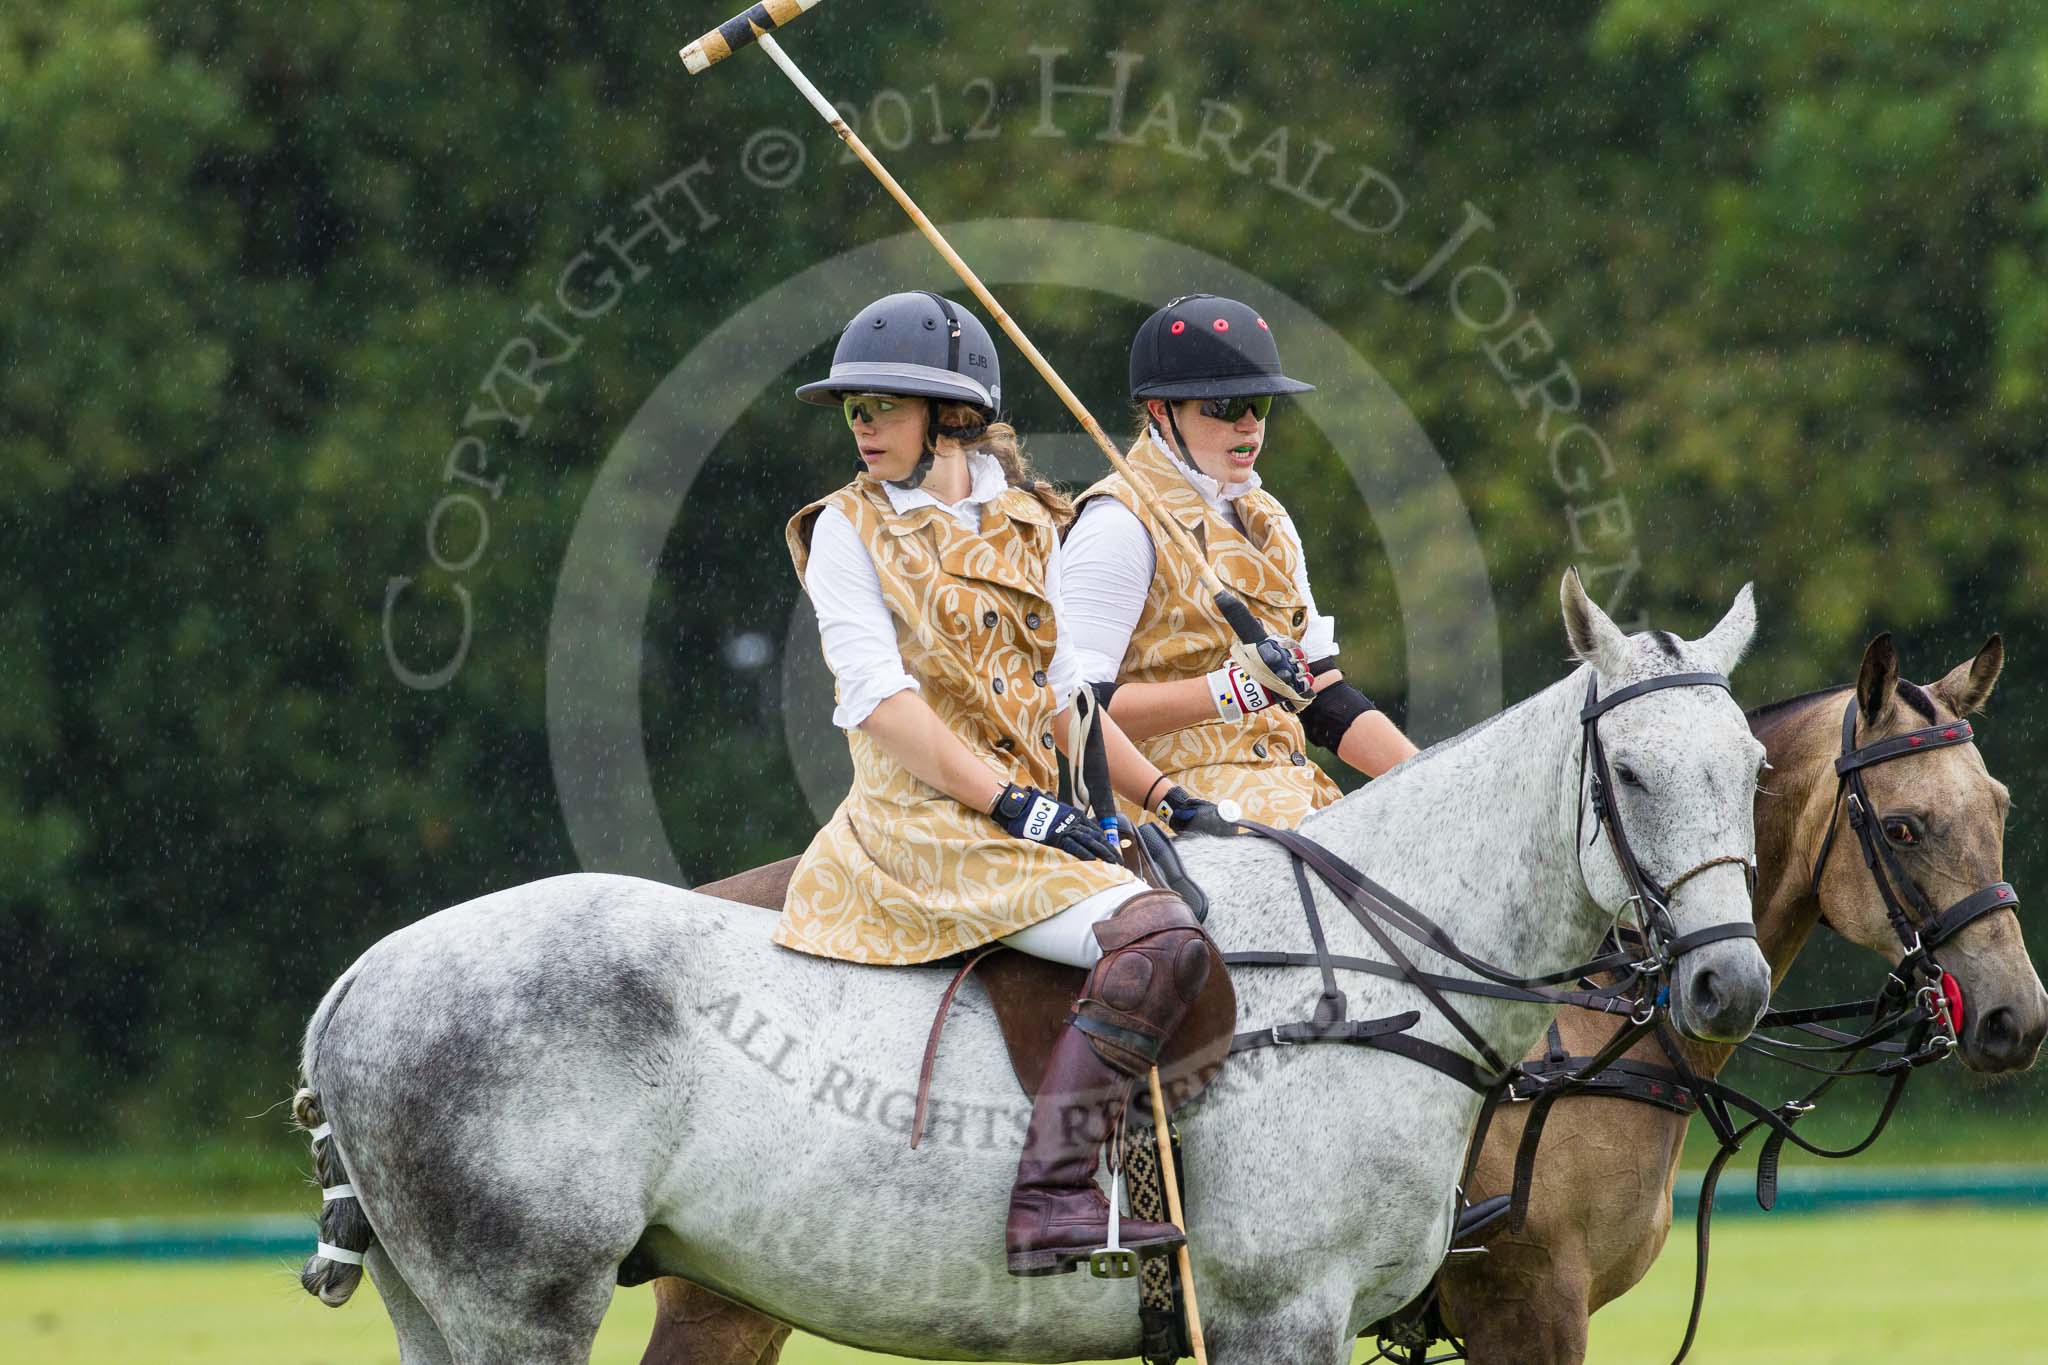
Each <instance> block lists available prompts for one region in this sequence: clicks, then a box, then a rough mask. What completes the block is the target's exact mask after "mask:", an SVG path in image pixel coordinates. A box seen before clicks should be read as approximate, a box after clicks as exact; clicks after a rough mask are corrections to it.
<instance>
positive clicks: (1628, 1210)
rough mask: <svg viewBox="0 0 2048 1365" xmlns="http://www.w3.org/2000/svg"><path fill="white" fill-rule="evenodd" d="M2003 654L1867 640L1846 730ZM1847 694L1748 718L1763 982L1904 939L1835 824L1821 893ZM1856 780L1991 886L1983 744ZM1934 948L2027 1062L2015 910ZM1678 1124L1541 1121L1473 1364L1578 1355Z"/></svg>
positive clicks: (1698, 1050)
mask: <svg viewBox="0 0 2048 1365" xmlns="http://www.w3.org/2000/svg"><path fill="white" fill-rule="evenodd" d="M2004 658H2005V650H2004V646H2003V644H2002V643H2001V642H2000V640H1999V638H1998V637H1997V636H1995V635H1994V636H1992V637H1991V639H1990V640H1989V641H1987V642H1986V643H1985V645H1984V647H1983V649H1982V650H1980V651H1979V652H1978V653H1977V655H1976V657H1975V658H1973V659H1971V660H1969V661H1967V662H1965V663H1962V664H1959V665H1958V666H1957V667H1956V668H1955V669H1954V670H1953V671H1952V672H1950V673H1949V674H1948V675H1947V676H1946V677H1944V678H1943V679H1942V680H1941V681H1940V682H1937V683H1935V684H1934V685H1933V686H1931V687H1927V688H1921V687H1916V686H1915V685H1914V684H1912V683H1909V682H1903V681H1901V680H1900V678H1899V667H1898V656H1897V653H1896V651H1895V650H1894V648H1893V645H1892V639H1891V636H1890V635H1880V636H1878V637H1877V638H1876V639H1875V640H1872V641H1871V642H1870V645H1869V647H1868V648H1867V649H1866V650H1865V651H1864V655H1863V666H1862V669H1861V671H1860V673H1859V675H1858V678H1857V683H1856V697H1857V706H1858V712H1859V714H1858V719H1857V727H1856V743H1857V744H1858V745H1859V746H1862V745H1867V744H1871V743H1873V742H1875V741H1877V740H1880V739H1883V738H1885V737H1888V736H1892V735H1898V734H1901V733H1904V732H1907V731H1912V730H1918V729H1922V728H1925V727H1928V726H1935V725H1941V724H1944V723H1947V722H1952V721H1956V720H1960V719H1961V718H1963V717H1965V716H1968V715H1970V714H1972V713H1973V712H1975V711H1977V710H1979V709H1980V708H1981V707H1982V706H1983V705H1984V703H1985V701H1986V700H1987V699H1988V698H1989V697H1990V695H1991V689H1992V687H1993V685H1994V684H1995V683H1996V682H1997V681H1998V674H1999V670H2000V668H2001V667H2002V666H2003V663H2004ZM1846 702H1847V696H1846V692H1845V689H1840V688H1837V689H1835V690H1833V691H1828V692H1819V693H1815V694H1813V695H1811V696H1806V697H1799V698H1795V699H1793V700H1791V701H1786V702H1780V703H1778V704H1776V705H1774V706H1767V707H1764V708H1762V709H1761V710H1759V711H1756V712H1753V713H1752V714H1751V717H1750V722H1751V728H1752V729H1753V730H1754V731H1755V733H1756V736H1757V738H1758V739H1760V740H1762V741H1763V743H1764V747H1765V748H1766V749H1767V750H1768V751H1769V754H1770V764H1771V771H1770V772H1769V773H1768V774H1766V777H1765V781H1764V784H1763V785H1764V787H1765V788H1766V790H1765V791H1763V792H1762V793H1761V794H1760V795H1759V796H1758V797H1757V802H1756V835H1757V864H1758V874H1759V875H1758V881H1757V893H1756V924H1757V935H1758V938H1759V939H1760V941H1761V942H1762V945H1763V950H1764V956H1765V958H1766V959H1768V960H1769V962H1770V964H1771V977H1772V980H1773V982H1774V983H1775V982H1779V981H1782V980H1783V979H1784V977H1785V973H1786V972H1787V971H1788V970H1789V969H1790V967H1791V965H1792V960H1793V958H1795V957H1796V956H1798V953H1799V950H1800V948H1801V947H1803V946H1804V945H1805V943H1806V940H1807V937H1808V935H1810V934H1811V933H1812V932H1813V927H1814V924H1815V922H1816V921H1825V922H1826V923H1827V924H1828V925H1829V927H1831V928H1832V929H1834V930H1835V932H1837V933H1839V934H1840V935H1842V937H1844V938H1846V939H1848V940H1849V941H1850V942H1852V943H1855V944H1858V945H1860V946H1862V947H1864V948H1868V949H1870V950H1871V951H1873V952H1876V953H1879V954H1881V955H1882V956H1884V957H1885V958H1886V959H1887V960H1889V961H1891V962H1893V963H1896V962H1898V961H1899V959H1900V956H1901V953H1902V951H1903V950H1902V948H1901V946H1900V943H1899V940H1898V937H1897V936H1896V935H1895V934H1894V933H1893V931H1892V927H1891V924H1890V922H1889V920H1888V919H1887V917H1886V913H1885V903H1884V899H1883V897H1882V895H1881V893H1880V892H1879V890H1878V887H1877V883H1876V881H1875V880H1874V879H1873V877H1872V875H1871V873H1870V871H1869V870H1868V869H1867V868H1865V867H1864V865H1863V857H1862V855H1861V852H1860V850H1859V849H1858V847H1857V844H1856V841H1855V839H1854V838H1853V837H1852V836H1850V835H1849V834H1848V831H1847V830H1846V829H1843V830H1840V831H1839V832H1838V834H1837V839H1836V845H1837V846H1836V847H1835V848H1834V850H1833V855H1832V856H1831V857H1830V858H1829V859H1828V860H1827V865H1826V867H1825V868H1824V869H1823V870H1822V876H1821V879H1820V890H1819V895H1818V896H1816V895H1815V894H1814V891H1813V884H1812V879H1813V875H1814V870H1815V867H1816V865H1817V863H1818V862H1819V859H1820V856H1821V851H1822V847H1823V843H1824V841H1825V840H1826V838H1827V832H1828V827H1829V825H1830V823H1831V822H1832V820H1833V819H1834V814H1835V803H1836V795H1837V793H1836V775H1835V759H1836V757H1837V756H1838V755H1839V754H1840V752H1841V732H1842V712H1843V709H1844V707H1845V705H1846ZM1865 782H1866V783H1867V784H1868V787H1869V791H1870V794H1871V798H1872V800H1873V802H1874V803H1875V812H1874V818H1876V819H1877V820H1878V821H1879V823H1880V830H1881V834H1882V837H1885V838H1886V839H1887V840H1888V841H1889V842H1890V843H1891V845H1892V846H1893V848H1894V850H1895V852H1896V854H1897V856H1898V859H1899V862H1900V863H1901V865H1902V866H1903V868H1904V870H1905V871H1906V872H1907V873H1908V875H1910V876H1911V877H1912V878H1913V880H1914V882H1915V883H1916V884H1917V885H1918V886H1919V888H1920V890H1921V892H1922V893H1923V895H1924V896H1925V898H1926V899H1927V900H1928V901H1929V902H1931V903H1932V904H1934V905H1935V906H1937V907H1940V906H1946V905H1949V904H1951V903H1953V902H1955V901H1956V900H1958V899H1959V898H1961V897H1963V896H1965V895H1968V894H1969V893H1970V892H1973V891H1975V890H1977V889H1978V888H1979V887H1983V886H1988V885H1991V884H1993V883H1996V882H1998V881H2000V880H2001V879H2002V877H2003V872H2002V870H2001V868H2002V864H2003V860H2004V847H2005V816H2006V810H2007V805H2008V802H2007V797H2006V789H2005V787H2004V786H2003V785H2002V784H2000V783H1999V782H1998V781H1997V780H1995V779H1994V778H1993V777H1992V776H1991V775H1990V774H1989V773H1988V772H1987V771H1986V770H1985V767H1984V760H1983V758H1982V757H1981V756H1980V755H1979V754H1978V752H1977V749H1976V746H1975V745H1971V744H1964V745H1958V746H1954V747H1949V748H1941V749H1933V750H1929V751H1928V752H1925V753H1916V754H1913V755H1912V756H1911V757H1909V758H1905V759H1902V760H1900V761H1897V762H1890V763H1885V764H1883V765H1881V766H1878V767H1874V768H1870V769H1867V770H1865ZM1845 840H1846V843H1845V842H1844V841H1845ZM1940 959H1941V963H1942V965H1943V966H1944V967H1945V968H1946V969H1947V970H1948V972H1949V973H1950V974H1951V975H1953V976H1954V977H1955V978H1956V981H1957V982H1958V984H1959V985H1960V986H1961V988H1962V999H1963V1007H1964V1018H1963V1020H1962V1028H1961V1030H1960V1035H1959V1038H1958V1049H1957V1050H1958V1052H1959V1053H1960V1055H1961V1057H1962V1059H1963V1063H1964V1065H1966V1066H1968V1067H1969V1068H1970V1069H1971V1070H1973V1071H1981V1072H2001V1071H2012V1070H2017V1069H2020V1068H2024V1067H2026V1066H2029V1065H2031V1064H2032V1063H2033V1061H2034V1058H2035V1055H2036V1054H2037V1053H2038V1052H2039V1051H2040V1048H2041V1041H2042V1036H2043V1033H2044V1032H2048V996H2044V994H2043V992H2042V989H2041V981H2040V978H2039V977H2038V976H2037V975H2036V974H2035V972H2034V968H2033V964H2032V962H2031V961H2029V959H2028V957H2027V950H2026V945H2025V943H2024V942H2022V940H2021V937H2020V925H2019V917H2018V916H2017V915H2016V914H2015V913H2014V912H2013V911H2012V910H2010V909H2006V910H2001V911H1999V912H1997V913H1996V914H1993V915H1989V916H1986V917H1984V918H1982V919H1979V920H1977V921H1976V922H1974V923H1972V924H1970V925H1969V926H1968V927H1966V928H1964V929H1963V930H1962V931H1961V932H1960V933H1959V934H1958V935H1957V936H1956V937H1955V938H1954V939H1953V940H1951V941H1950V942H1949V943H1947V944H1945V945H1943V946H1942V948H1941V950H1940ZM1557 1023H1558V1029H1559V1032H1560V1034H1561V1035H1562V1037H1563V1041H1564V1044H1565V1046H1566V1048H1567V1049H1569V1050H1570V1051H1571V1052H1572V1053H1573V1054H1575V1055H1581V1056H1591V1055H1592V1054H1594V1053H1596V1052H1598V1051H1599V1049H1600V1046H1601V1045H1602V1044H1603V1043H1605V1042H1606V1041H1607V1040H1608V1039H1609V1038H1611V1037H1613V1035H1614V1025H1613V1021H1612V1020H1610V1019H1602V1018H1600V1017H1599V1016H1597V1015H1594V1014H1590V1013H1587V1012H1585V1011H1583V1010H1576V1009H1569V1008H1568V1009H1566V1010H1565V1011H1563V1013H1562V1014H1560V1015H1559V1017H1558V1021H1557ZM1682 1046H1683V1047H1684V1051H1685V1056H1686V1060H1687V1062H1688V1063H1689V1064H1690V1065H1691V1066H1692V1068H1693V1069H1694V1070H1695V1071H1696V1072H1697V1073H1698V1074H1700V1075H1702V1076H1708V1077H1711V1076H1713V1075H1715V1074H1717V1073H1718V1072H1719V1071H1720V1069H1721V1068H1722V1066H1724V1065H1725V1064H1726V1063H1727V1060H1728V1058H1729V1056H1730V1055H1731V1049H1729V1048H1726V1047H1718V1046H1710V1045H1703V1044H1694V1043H1684V1044H1682ZM1533 1055H1540V1054H1532V1056H1533ZM1627 1055H1628V1056H1629V1057H1631V1058H1634V1059H1636V1060H1639V1061H1645V1062H1650V1063H1653V1064H1655V1063H1662V1062H1664V1060H1665V1058H1664V1055H1663V1053H1662V1051H1661V1050H1660V1049H1659V1048H1658V1045H1657V1044H1656V1042H1655V1041H1654V1040H1648V1041H1646V1042H1645V1043H1644V1044H1642V1045H1641V1046H1639V1047H1637V1048H1636V1049H1634V1050H1633V1051H1631V1052H1630V1053H1628V1054H1627ZM1687 1124H1688V1120H1687V1119H1685V1118H1684V1117H1681V1116H1680V1115H1678V1114H1675V1113H1671V1112H1668V1111H1666V1110H1663V1109H1658V1108H1653V1107H1651V1106H1649V1105H1645V1104H1637V1103H1631V1102H1629V1101H1626V1100H1618V1099H1613V1098H1602V1097H1597V1096H1578V1097H1574V1098H1570V1099H1565V1100H1560V1101H1559V1102H1558V1104H1557V1107H1556V1109H1555V1111H1554V1112H1553V1113H1552V1114H1551V1115H1550V1119H1549V1122H1548V1123H1547V1125H1546V1126H1545V1129H1544V1136H1543V1154H1542V1156H1541V1157H1540V1159H1539V1160H1538V1162H1537V1167H1536V1170H1537V1180H1536V1183H1535V1184H1534V1185H1533V1186H1532V1189H1531V1197H1530V1203H1529V1214H1528V1221H1527V1223H1526V1224H1525V1225H1524V1227H1523V1229H1522V1231H1521V1232H1519V1233H1510V1232H1507V1231H1502V1232H1501V1233H1499V1234H1498V1235H1496V1236H1494V1237H1493V1238H1492V1239H1491V1240H1490V1241H1489V1242H1488V1247H1487V1254H1486V1255H1485V1256H1484V1257H1475V1258H1473V1259H1472V1260H1471V1261H1469V1262H1468V1261H1465V1260H1464V1259H1463V1258H1454V1259H1453V1261H1452V1262H1451V1264H1450V1265H1449V1266H1448V1267H1447V1268H1446V1270H1445V1272H1444V1275H1443V1282H1442V1283H1443V1295H1444V1301H1445V1305H1446V1309H1447V1317H1448V1318H1449V1319H1450V1321H1451V1323H1452V1325H1453V1328H1454V1330H1457V1331H1458V1332H1459V1334H1460V1335H1461V1336H1462V1337H1463V1339H1464V1341H1465V1345H1466V1349H1467V1351H1468V1353H1469V1355H1470V1358H1471V1360H1473V1361H1474V1362H1475V1365H1489V1363H1490V1362H1506V1361H1514V1362H1517V1365H1521V1363H1522V1362H1527V1363H1528V1365H1555V1363H1557V1362H1573V1361H1580V1360H1583V1359H1584V1358H1585V1355H1586V1337H1587V1319H1588V1318H1589V1317H1590V1316H1591V1315H1592V1314H1593V1313H1594V1312H1595V1311H1596V1310H1598V1309H1599V1308H1600V1307H1601V1306H1602V1305H1604V1304H1607V1303H1609V1302H1612V1301H1613V1300H1614V1299H1616V1298H1618V1297H1620V1296H1621V1295H1622V1294H1624V1293H1626V1292H1628V1290H1630V1289H1631V1288H1633V1287H1634V1286H1635V1284H1636V1283H1637V1281H1639V1280H1641V1279H1642V1277H1643V1276H1644V1275H1645V1274H1646V1273H1647V1272H1648V1271H1649V1268H1650V1266H1651V1264H1652V1263H1653V1262H1654V1261H1655V1260H1656V1259H1657V1255H1658V1252H1659V1251H1661V1250H1662V1248H1663V1246H1664V1239H1665V1236H1666V1234H1667V1233H1668V1232H1669V1231H1670V1229H1671V1191H1672V1187H1673V1185H1674V1183H1675V1182H1676V1180H1677V1176H1678V1158H1679V1149H1680V1147H1681V1146H1682V1145H1683V1144H1684V1140H1685V1132H1686V1127H1687ZM1521 1132H1522V1120H1521V1112H1520V1110H1519V1109H1518V1108H1507V1109H1504V1110H1503V1111H1502V1113H1501V1115H1500V1120H1499V1121H1498V1122H1497V1123H1496V1125H1495V1127H1494V1130H1493V1132H1492V1133H1491V1134H1490V1135H1489V1137H1488V1139H1487V1143H1486V1149H1485V1151H1484V1153H1483V1154H1482V1156H1481V1160H1480V1164H1479V1171H1478V1174H1477V1177H1476V1179H1475V1182H1474V1183H1475V1186H1476V1188H1475V1191H1474V1197H1475V1198H1483V1197H1485V1196H1487V1195H1490V1194H1495V1193H1505V1192H1506V1191H1507V1190H1508V1187H1509V1185H1510V1184H1511V1183H1512V1181H1513V1171H1514V1161H1515V1151H1516V1144H1517V1143H1518V1142H1519V1140H1520V1137H1521ZM755 1359H756V1360H760V1359H762V1358H761V1357H759V1356H757V1357H756V1358H755ZM768 1359H771V1360H772V1357H768ZM748 1365H754V1362H752V1361H750V1362H748Z"/></svg>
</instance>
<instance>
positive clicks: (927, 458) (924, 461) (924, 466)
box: [888, 441, 933, 493]
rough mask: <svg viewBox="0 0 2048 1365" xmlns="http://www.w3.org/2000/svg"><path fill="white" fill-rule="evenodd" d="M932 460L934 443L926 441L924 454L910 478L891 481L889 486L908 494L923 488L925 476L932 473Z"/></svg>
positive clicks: (919, 458) (911, 472)
mask: <svg viewBox="0 0 2048 1365" xmlns="http://www.w3.org/2000/svg"><path fill="white" fill-rule="evenodd" d="M932 459H933V455H932V443H931V442H930V441H926V442H925V443H924V454H922V455H920V456H919V457H918V460H917V467H916V468H914V469H912V470H911V471H910V474H909V477H907V478H901V479H890V480H889V481H888V483H889V486H890V487H891V488H900V489H902V490H903V491H904V492H906V493H908V492H911V491H913V490H914V489H917V488H920V487H922V486H923V484H924V477H925V475H927V474H929V473H931V472H932Z"/></svg>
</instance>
